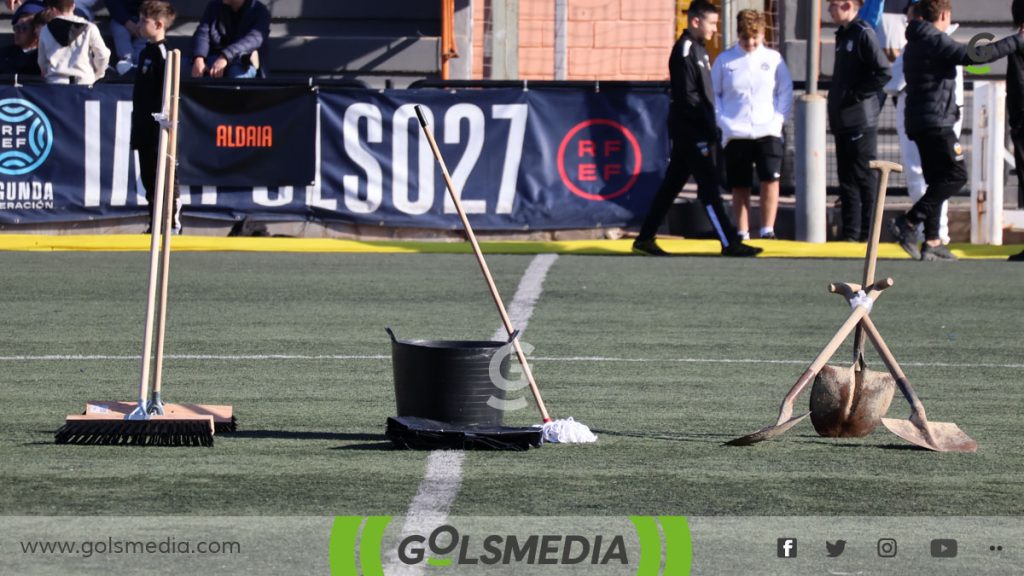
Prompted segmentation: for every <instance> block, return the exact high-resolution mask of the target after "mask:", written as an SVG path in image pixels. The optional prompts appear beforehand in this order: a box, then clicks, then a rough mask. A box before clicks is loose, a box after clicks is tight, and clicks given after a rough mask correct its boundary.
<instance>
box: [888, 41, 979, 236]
mask: <svg viewBox="0 0 1024 576" xmlns="http://www.w3.org/2000/svg"><path fill="white" fill-rule="evenodd" d="M959 27H960V25H959V24H950V26H949V29H948V30H947V31H946V34H949V35H950V36H952V35H953V32H955V31H956V29H957V28H959ZM901 38H903V43H902V44H901V45H900V46H899V50H900V51H902V50H903V46H904V45H906V43H907V42H906V38H905V37H901ZM906 88H907V81H906V80H905V79H904V76H903V55H902V54H900V55H899V56H897V58H896V60H895V61H894V62H893V63H892V79H891V80H889V83H888V84H886V85H885V92H886V93H887V94H888V95H889V96H891V97H892V98H893V99H894V100H895V101H896V133H897V134H899V138H900V158H901V159H902V160H903V177H904V178H905V179H906V181H907V195H908V196H910V199H911V200H912V201H914V202H917V201H918V200H920V199H921V197H922V196H924V192H925V190H926V189H927V188H928V185H927V184H926V183H925V181H924V171H923V170H922V168H921V154H920V153H919V152H918V150H917V144H914V142H913V141H912V140H911V139H910V138H909V137H908V136H907V130H906V127H905V125H904V122H903V115H904V111H905V110H906V106H907V99H906V98H905V94H904V91H905V90H906ZM955 95H956V96H955V98H956V105H957V106H959V107H960V108H961V109H962V108H963V107H964V74H963V67H962V66H957V67H956V91H955ZM962 126H963V117H962V116H961V119H960V120H959V121H957V123H956V124H955V125H953V132H955V133H956V135H957V137H958V138H959V137H960V130H961V127H962ZM917 230H918V235H920V236H921V238H922V240H923V238H924V224H918V226H917ZM939 239H941V240H942V243H943V244H949V201H948V200H947V201H945V202H943V203H942V211H941V212H940V215H939Z"/></svg>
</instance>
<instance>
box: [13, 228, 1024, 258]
mask: <svg viewBox="0 0 1024 576" xmlns="http://www.w3.org/2000/svg"><path fill="white" fill-rule="evenodd" d="M631 244H632V240H565V241H552V242H544V241H500V242H481V243H480V245H481V247H482V248H483V250H484V252H487V253H488V254H542V253H556V254H589V255H601V256H614V255H630V254H632V250H631ZM658 244H659V245H660V246H661V247H662V248H664V249H665V250H667V251H668V252H670V253H672V254H676V255H679V256H718V254H719V251H720V250H721V248H720V246H719V244H718V242H717V241H715V240H684V239H660V240H658ZM750 244H752V245H754V246H760V247H761V248H764V252H763V253H762V254H761V255H760V256H759V258H855V259H863V258H864V250H865V245H864V244H855V243H851V242H829V243H826V244H809V243H806V242H792V241H788V240H752V241H750ZM172 248H173V250H174V251H175V252H341V253H349V254H463V253H469V252H470V251H471V250H470V246H469V244H466V243H465V242H441V241H438V242H422V241H395V240H381V241H359V240H340V239H338V240H334V239H325V238H228V237H223V236H176V237H175V238H174V241H173V242H172ZM950 249H951V250H952V252H953V253H954V254H956V255H957V256H959V257H960V258H964V259H995V260H1005V259H1006V258H1007V257H1008V256H1010V255H1013V254H1017V253H1018V252H1020V251H1021V250H1022V249H1024V246H1020V245H1015V246H986V245H974V244H952V245H950ZM148 250H149V236H148V235H145V234H102V235H86V234H82V235H68V236H44V235H37V234H0V251H20V252H65V251H81V252H145V251H148ZM637 257H638V258H641V257H643V256H637ZM878 257H879V258H889V259H896V260H900V259H907V258H908V256H907V255H906V253H905V252H903V250H902V249H900V247H899V246H898V245H896V244H881V245H880V246H879V247H878Z"/></svg>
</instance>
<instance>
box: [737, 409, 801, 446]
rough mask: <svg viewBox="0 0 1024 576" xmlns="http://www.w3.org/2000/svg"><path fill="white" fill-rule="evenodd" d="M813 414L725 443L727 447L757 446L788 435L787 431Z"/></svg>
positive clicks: (793, 418)
mask: <svg viewBox="0 0 1024 576" xmlns="http://www.w3.org/2000/svg"><path fill="white" fill-rule="evenodd" d="M810 415H811V413H810V412H807V413H806V414H801V415H800V416H794V417H792V418H790V419H789V420H786V421H785V422H783V423H782V424H773V425H771V426H766V427H764V428H761V429H760V430H758V431H757V432H754V433H753V434H747V435H746V436H741V437H739V438H736V439H735V440H729V441H728V442H726V443H725V445H726V446H750V445H751V444H757V443H758V442H764V441H765V440H771V439H772V438H775V437H776V436H781V435H783V434H785V433H786V431H787V430H789V429H790V428H792V427H793V426H796V425H797V424H799V423H800V422H801V421H802V420H803V419H804V418H807V417H808V416H810Z"/></svg>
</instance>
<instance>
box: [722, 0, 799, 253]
mask: <svg viewBox="0 0 1024 576" xmlns="http://www.w3.org/2000/svg"><path fill="white" fill-rule="evenodd" d="M764 30H765V17H764V14H763V13H761V12H759V11H757V10H740V12H739V14H737V16H736V32H737V35H738V36H739V42H737V43H736V44H735V45H734V46H732V47H731V48H729V49H728V50H726V51H725V52H722V53H721V54H720V55H719V56H718V58H717V59H716V60H715V65H714V66H713V67H712V68H711V78H712V82H713V84H714V88H715V109H716V110H717V114H718V127H719V128H720V129H721V130H722V145H723V146H724V147H725V166H726V179H727V180H728V184H729V188H731V189H732V207H733V212H734V214H735V216H736V227H737V228H738V229H739V232H738V234H739V237H740V239H741V240H746V239H748V238H750V232H749V224H748V215H747V213H748V211H749V206H750V190H751V187H752V180H753V178H752V176H753V167H754V166H757V176H758V180H759V181H760V183H761V231H760V237H761V238H766V239H774V238H775V215H776V212H777V211H778V207H779V178H780V177H781V176H782V157H783V145H782V127H783V125H784V124H785V122H786V117H787V116H788V115H789V111H790V109H791V108H792V106H793V81H792V79H791V78H790V75H789V69H788V68H786V63H785V62H784V61H783V60H782V55H781V54H779V53H778V52H776V51H775V50H772V49H770V48H767V47H765V46H764Z"/></svg>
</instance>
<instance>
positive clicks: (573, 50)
mask: <svg viewBox="0 0 1024 576" xmlns="http://www.w3.org/2000/svg"><path fill="white" fill-rule="evenodd" d="M485 4H486V3H485V2H484V0H473V19H474V30H473V43H474V48H473V60H474V61H473V77H474V78H484V77H485V75H484V65H483V61H484V58H483V54H484V45H483V37H484V20H485V15H484V8H485ZM675 6H676V2H675V0H567V20H568V22H567V28H566V45H567V46H566V48H567V55H566V78H567V79H568V80H593V79H600V80H665V79H667V78H668V54H669V50H670V49H671V47H672V43H673V42H674V41H675V25H676V23H675V12H676V10H675ZM554 47H555V2H554V0H520V1H519V51H518V58H519V78H525V79H529V80H551V79H553V78H554V66H555V64H554V62H555V57H554Z"/></svg>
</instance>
